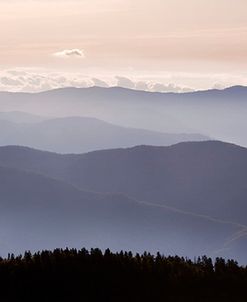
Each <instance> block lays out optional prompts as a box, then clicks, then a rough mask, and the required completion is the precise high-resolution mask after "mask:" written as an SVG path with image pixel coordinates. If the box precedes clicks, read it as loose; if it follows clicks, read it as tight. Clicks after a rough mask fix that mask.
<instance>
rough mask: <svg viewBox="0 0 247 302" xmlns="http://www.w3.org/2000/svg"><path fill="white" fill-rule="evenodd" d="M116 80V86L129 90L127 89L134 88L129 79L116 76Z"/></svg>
mask: <svg viewBox="0 0 247 302" xmlns="http://www.w3.org/2000/svg"><path fill="white" fill-rule="evenodd" d="M116 80H117V86H119V87H123V88H129V89H134V88H135V83H134V82H133V81H132V80H130V79H129V78H126V77H120V76H116Z"/></svg>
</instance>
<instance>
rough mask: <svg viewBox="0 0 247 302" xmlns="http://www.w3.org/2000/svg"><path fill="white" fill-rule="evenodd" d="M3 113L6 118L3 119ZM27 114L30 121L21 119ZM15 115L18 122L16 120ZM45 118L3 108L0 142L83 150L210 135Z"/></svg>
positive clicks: (85, 119)
mask: <svg viewBox="0 0 247 302" xmlns="http://www.w3.org/2000/svg"><path fill="white" fill-rule="evenodd" d="M2 117H3V118H5V120H1V118H2ZM25 118H26V119H27V122H24V123H23V122H21V121H25ZM8 119H9V120H10V121H9V120H8ZM15 119H16V120H17V123H13V121H14V120H15ZM43 119H44V120H42V117H36V116H34V117H33V118H32V115H29V114H28V115H26V114H24V113H19V115H18V113H1V112H0V129H1V130H0V145H2V146H4V145H24V146H29V147H33V148H37V149H42V150H47V151H53V152H60V153H84V152H89V151H94V150H101V149H110V148H120V147H132V146H135V145H140V144H146V145H161V146H167V145H171V144H174V143H177V142H182V141H201V140H207V139H209V138H208V137H207V136H203V135H200V134H193V133H191V134H186V133H185V134H182V133H181V134H179V133H161V132H157V131H150V130H143V129H135V128H127V127H121V126H116V125H113V124H110V123H107V122H104V121H101V120H98V119H96V118H89V117H64V118H54V119H48V118H45V117H44V118H43Z"/></svg>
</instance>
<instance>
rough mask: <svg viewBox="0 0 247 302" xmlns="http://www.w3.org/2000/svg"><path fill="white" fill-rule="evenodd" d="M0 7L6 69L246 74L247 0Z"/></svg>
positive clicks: (4, 0) (70, 0)
mask: <svg viewBox="0 0 247 302" xmlns="http://www.w3.org/2000/svg"><path fill="white" fill-rule="evenodd" d="M0 12H1V15H0V37H1V45H0V68H1V69H13V68H17V67H19V68H20V67H25V68H27V67H28V68H42V69H47V70H48V69H49V70H55V71H59V72H82V73H84V74H87V75H90V73H91V74H92V75H94V76H95V75H97V74H98V75H100V76H102V75H103V76H104V75H105V76H111V75H125V76H129V77H140V78H141V77H144V78H148V77H150V78H155V77H156V78H160V79H161V78H162V76H163V77H167V75H169V74H171V75H174V76H176V75H178V74H180V75H181V74H184V75H186V74H194V75H196V74H199V77H200V76H201V77H202V78H203V77H204V76H207V77H210V75H212V77H215V76H216V75H217V74H221V77H222V76H223V75H225V77H226V79H227V77H228V79H230V78H231V77H235V78H236V77H239V78H240V82H241V81H242V82H241V83H240V84H242V83H245V80H246V68H247V1H246V0H49V1H48V0H0ZM195 77H196V76H195ZM223 77H224V76H223ZM229 81H230V80H229ZM185 82H186V81H185ZM187 82H188V81H187ZM216 82H217V81H216ZM192 84H193V83H192ZM192 86H193V85H192ZM194 86H196V83H195V85H194Z"/></svg>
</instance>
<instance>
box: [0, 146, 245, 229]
mask: <svg viewBox="0 0 247 302" xmlns="http://www.w3.org/2000/svg"><path fill="white" fill-rule="evenodd" d="M0 164H1V165H5V166H11V167H16V168H21V169H26V170H30V171H34V172H38V173H41V174H44V175H47V176H49V177H54V178H57V179H61V180H63V181H66V182H70V183H71V184H73V185H75V186H77V187H79V188H82V189H86V190H89V191H95V192H103V193H108V192H114V193H124V194H127V195H129V196H131V197H133V198H136V199H137V200H143V201H147V202H151V203H155V204H163V205H169V206H172V207H175V208H178V209H182V210H184V211H191V212H195V213H198V214H203V215H209V216H212V217H216V218H219V219H226V220H231V221H235V222H238V223H244V224H245V223H246V222H247V217H246V214H245V213H246V210H247V204H246V196H247V184H246V179H247V149H245V148H242V147H239V146H236V145H232V144H227V143H222V142H217V141H208V142H194V143H193V142H188V143H180V144H177V145H173V146H170V147H152V146H138V147H134V148H129V149H113V150H103V151H96V152H90V153H87V154H82V155H59V154H53V153H48V152H40V151H35V150H32V149H26V148H21V147H19V148H18V147H2V148H0Z"/></svg>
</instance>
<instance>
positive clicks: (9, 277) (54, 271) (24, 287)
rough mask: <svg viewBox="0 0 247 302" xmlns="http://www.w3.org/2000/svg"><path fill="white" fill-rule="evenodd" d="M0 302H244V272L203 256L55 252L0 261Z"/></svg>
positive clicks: (230, 263) (246, 272) (246, 279)
mask: <svg viewBox="0 0 247 302" xmlns="http://www.w3.org/2000/svg"><path fill="white" fill-rule="evenodd" d="M0 284H1V292H0V298H1V301H9V302H17V301H28V302H29V301H112V302H113V301H114V302H115V301H119V302H124V301H130V302H132V301H133V302H142V301H157V302H159V301H160V302H161V301H168V302H180V301H190V302H191V301H195V302H230V301H231V302H244V301H246V299H247V292H246V286H247V269H246V267H240V266H238V264H237V263H236V262H235V261H233V260H228V261H225V260H224V259H222V258H217V259H216V261H215V262H213V261H212V260H211V259H210V258H207V257H206V256H203V257H202V258H198V259H195V260H194V261H193V262H192V261H191V260H188V259H185V258H179V257H178V256H175V257H164V256H162V255H160V254H159V253H158V254H157V255H156V256H152V255H150V254H148V253H144V254H143V255H139V254H136V255H133V254H132V253H131V252H119V253H115V254H114V253H112V252H110V250H109V249H107V250H106V251H105V252H103V253H102V252H101V250H99V249H91V251H90V252H89V251H87V250H86V249H82V250H79V251H77V250H75V249H71V250H70V249H65V250H60V249H56V250H54V251H53V252H49V251H42V252H38V253H35V254H33V255H32V254H31V253H29V252H27V253H25V255H24V256H23V257H22V256H18V257H14V256H13V255H9V257H8V259H1V260H0Z"/></svg>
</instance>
